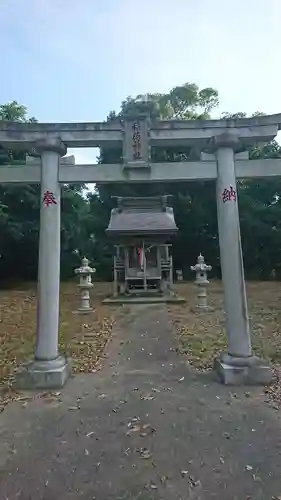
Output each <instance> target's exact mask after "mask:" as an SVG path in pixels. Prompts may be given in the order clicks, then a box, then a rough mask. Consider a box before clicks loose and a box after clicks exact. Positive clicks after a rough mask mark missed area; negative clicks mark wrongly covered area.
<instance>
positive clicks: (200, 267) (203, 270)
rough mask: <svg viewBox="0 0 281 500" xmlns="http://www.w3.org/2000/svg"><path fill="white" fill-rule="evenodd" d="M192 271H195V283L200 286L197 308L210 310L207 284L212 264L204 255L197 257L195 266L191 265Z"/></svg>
mask: <svg viewBox="0 0 281 500" xmlns="http://www.w3.org/2000/svg"><path fill="white" fill-rule="evenodd" d="M190 269H191V271H195V273H196V274H195V276H196V278H195V284H196V285H197V286H198V304H197V308H198V309H199V310H201V311H209V310H210V309H211V308H210V307H209V306H208V303H207V286H208V284H209V281H208V277H207V273H208V272H209V271H211V270H212V266H208V265H207V264H205V259H204V257H203V255H201V253H200V255H199V256H198V257H197V263H196V264H195V266H190Z"/></svg>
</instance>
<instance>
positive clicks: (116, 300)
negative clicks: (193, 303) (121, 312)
mask: <svg viewBox="0 0 281 500" xmlns="http://www.w3.org/2000/svg"><path fill="white" fill-rule="evenodd" d="M184 302H186V300H185V299H184V298H183V297H178V296H174V297H167V296H166V297H165V296H149V297H147V296H133V297H121V296H120V297H107V298H106V299H104V300H103V301H102V303H103V304H183V303H184Z"/></svg>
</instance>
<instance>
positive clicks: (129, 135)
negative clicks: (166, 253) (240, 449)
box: [0, 114, 281, 388]
mask: <svg viewBox="0 0 281 500" xmlns="http://www.w3.org/2000/svg"><path fill="white" fill-rule="evenodd" d="M280 128H281V114H277V115H269V116H257V117H253V118H242V119H227V120H202V121H201V120H200V121H199V120H195V121H173V120H172V121H153V120H149V119H148V118H147V115H146V116H145V115H141V114H140V115H138V116H130V117H129V116H128V117H126V118H125V119H124V121H110V122H103V123H13V122H3V121H0V145H1V146H2V148H4V149H9V150H11V149H17V150H19V149H20V150H24V151H34V152H36V153H37V154H38V155H40V157H41V160H34V159H33V160H32V161H30V162H27V163H26V164H24V165H20V166H19V165H17V166H13V165H9V166H0V183H25V184H29V183H41V213H40V238H39V270H38V314H37V335H36V352H35V359H34V361H33V362H32V363H31V364H30V365H29V366H27V367H26V368H25V369H24V370H23V371H22V373H21V374H20V377H19V384H20V385H21V386H22V387H29V388H52V387H59V386H62V385H63V384H64V383H65V381H66V379H67V377H68V375H69V372H70V366H69V362H68V361H67V360H66V359H65V358H63V357H61V356H59V353H58V336H59V287H60V212H61V207H60V184H62V183H76V182H81V183H82V182H83V183H94V182H98V183H102V182H104V183H108V182H115V183H116V182H135V183H137V182H142V183H145V182H173V181H177V182H178V181H194V180H213V179H216V183H217V195H216V197H217V211H218V228H219V243H220V259H221V269H222V278H223V284H224V301H225V312H226V327H227V337H228V352H227V353H226V354H221V355H220V356H219V357H218V358H217V359H216V360H215V363H214V366H215V369H216V370H217V372H218V374H219V376H220V378H221V380H222V381H223V382H224V383H226V384H239V383H258V384H264V383H268V382H269V381H270V379H271V370H270V368H269V366H268V365H267V364H266V363H265V362H264V361H263V360H261V359H259V358H257V357H255V356H253V353H252V346H251V338H250V328H249V319H248V311H247V300H246V292H245V281H244V270H243V259H242V250H241V240H240V225H239V214H238V203H237V202H238V200H237V191H236V178H252V177H274V176H280V175H281V160H279V159H274V160H251V161H249V160H248V155H247V149H249V148H250V147H251V146H252V145H253V144H255V143H257V142H267V141H270V140H272V139H274V138H275V136H276V135H277V132H278V130H279V129H280ZM121 145H123V163H122V164H116V165H115V164H113V165H112V164H102V165H75V164H73V162H70V163H69V162H68V159H67V158H63V159H61V157H62V156H64V155H65V154H66V151H67V147H76V148H77V147H114V146H117V147H118V146H121ZM163 145H164V146H192V151H193V153H194V154H193V158H195V160H196V161H195V160H194V161H185V162H179V163H172V164H171V163H153V162H152V161H151V159H150V147H151V146H163Z"/></svg>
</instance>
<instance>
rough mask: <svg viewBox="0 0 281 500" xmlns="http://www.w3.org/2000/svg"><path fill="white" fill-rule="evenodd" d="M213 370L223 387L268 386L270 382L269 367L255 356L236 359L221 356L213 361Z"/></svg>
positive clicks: (270, 373) (227, 355) (225, 355)
mask: <svg viewBox="0 0 281 500" xmlns="http://www.w3.org/2000/svg"><path fill="white" fill-rule="evenodd" d="M214 370H215V372H216V373H217V375H218V377H219V379H220V381H221V382H222V383H223V384H225V385H268V384H270V382H271V380H272V370H271V368H270V366H269V365H268V364H267V362H266V361H265V360H263V359H261V358H258V357H257V356H250V357H248V358H242V357H241V358H236V357H233V356H230V355H229V354H221V356H219V357H218V358H216V359H215V360H214Z"/></svg>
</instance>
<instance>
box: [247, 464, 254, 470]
mask: <svg viewBox="0 0 281 500" xmlns="http://www.w3.org/2000/svg"><path fill="white" fill-rule="evenodd" d="M245 469H246V470H253V467H252V466H251V465H246V467H245Z"/></svg>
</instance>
